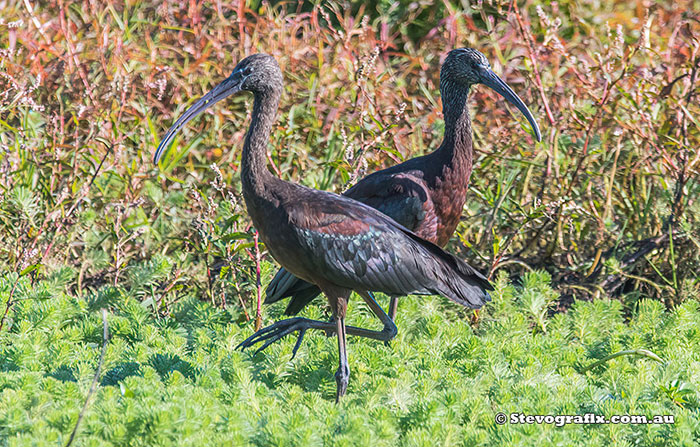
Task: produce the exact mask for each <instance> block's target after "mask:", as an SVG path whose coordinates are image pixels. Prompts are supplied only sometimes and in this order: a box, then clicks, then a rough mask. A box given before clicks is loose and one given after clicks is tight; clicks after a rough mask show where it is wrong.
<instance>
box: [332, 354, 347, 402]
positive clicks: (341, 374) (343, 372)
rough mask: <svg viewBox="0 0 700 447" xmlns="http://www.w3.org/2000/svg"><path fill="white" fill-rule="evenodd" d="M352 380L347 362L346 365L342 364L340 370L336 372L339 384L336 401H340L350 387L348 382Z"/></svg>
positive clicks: (336, 381) (336, 379)
mask: <svg viewBox="0 0 700 447" xmlns="http://www.w3.org/2000/svg"><path fill="white" fill-rule="evenodd" d="M349 382H350V368H348V365H347V363H346V364H345V365H340V366H339V367H338V370H337V371H336V372H335V383H336V385H337V388H336V392H335V403H338V402H340V398H341V397H343V396H344V395H345V392H346V391H347V389H348V383H349Z"/></svg>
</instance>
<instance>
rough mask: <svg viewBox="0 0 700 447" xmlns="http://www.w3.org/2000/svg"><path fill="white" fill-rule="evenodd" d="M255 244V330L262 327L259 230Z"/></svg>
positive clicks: (254, 237)
mask: <svg viewBox="0 0 700 447" xmlns="http://www.w3.org/2000/svg"><path fill="white" fill-rule="evenodd" d="M253 243H254V245H255V291H256V293H257V297H256V298H257V302H256V303H257V307H256V308H255V330H256V331H259V330H260V328H261V327H262V293H261V291H262V284H261V282H260V246H259V245H258V232H257V231H256V232H255V235H254V236H253Z"/></svg>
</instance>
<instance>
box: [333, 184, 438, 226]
mask: <svg viewBox="0 0 700 447" xmlns="http://www.w3.org/2000/svg"><path fill="white" fill-rule="evenodd" d="M343 195H344V196H346V197H350V198H352V199H355V200H357V201H359V202H362V203H364V204H367V205H369V206H371V207H372V208H374V209H377V210H379V211H381V212H382V213H384V214H386V215H387V216H389V217H391V218H392V219H394V220H395V221H396V222H398V223H400V224H401V225H403V226H404V227H406V228H408V229H409V230H412V231H415V230H416V229H417V228H418V227H419V226H420V225H421V224H422V223H423V221H424V220H425V218H426V215H427V212H428V210H427V206H428V201H429V196H428V191H427V189H426V186H425V184H424V183H423V182H422V181H420V179H418V178H416V177H415V176H414V175H412V173H411V172H398V173H391V172H386V171H379V172H375V173H374V174H371V175H369V176H367V177H365V178H364V179H362V180H361V181H360V182H358V183H357V184H356V185H355V186H353V187H352V188H350V189H348V190H347V191H346V192H345V193H344V194H343Z"/></svg>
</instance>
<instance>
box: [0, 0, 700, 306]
mask: <svg viewBox="0 0 700 447" xmlns="http://www.w3.org/2000/svg"><path fill="white" fill-rule="evenodd" d="M416 5H418V6H417V8H418V9H411V8H413V6H411V5H408V4H404V5H403V8H404V9H405V10H404V9H400V10H399V9H396V8H394V9H392V8H389V7H387V5H385V4H384V3H381V5H380V6H379V10H381V11H383V12H382V13H381V14H380V13H377V12H376V11H375V10H373V9H371V8H370V9H363V8H359V9H356V10H355V11H354V12H353V11H352V10H351V9H349V10H348V11H350V12H344V11H345V9H344V8H341V7H340V6H334V5H333V4H330V3H329V4H325V3H320V4H317V5H313V4H302V5H296V4H289V3H278V4H274V5H271V4H269V3H267V2H262V3H257V2H252V3H246V2H244V1H241V2H230V3H227V2H220V1H217V2H214V3H211V4H210V3H202V2H189V3H186V4H185V3H181V2H170V1H166V2H152V1H138V2H125V3H115V2H92V1H78V2H68V1H63V0H59V1H57V2H46V3H40V2H36V1H34V0H25V1H22V2H9V3H4V4H3V6H2V17H3V18H4V22H3V23H2V25H0V45H1V46H2V52H1V53H0V56H1V57H2V60H1V62H0V91H1V93H0V144H1V145H2V146H1V147H2V153H1V154H0V188H1V193H0V194H1V196H0V200H1V203H0V210H2V212H1V213H0V226H1V227H2V230H1V231H2V232H3V235H4V237H3V238H2V240H0V253H2V257H1V258H0V265H1V266H2V267H1V268H2V269H3V270H4V271H5V272H8V273H7V274H9V272H14V274H15V276H14V277H18V276H17V275H22V276H23V275H31V277H33V278H39V277H42V276H44V275H46V274H47V273H48V272H50V271H52V270H53V269H55V268H57V267H58V266H61V265H70V266H72V267H73V268H75V269H77V270H78V272H79V275H78V276H77V279H76V283H75V284H74V285H73V287H75V288H76V289H77V290H79V291H80V290H82V289H83V288H85V287H96V286H99V285H101V284H113V285H117V284H120V283H124V282H125V281H128V278H129V275H130V274H131V273H130V266H131V265H133V264H134V263H136V262H140V261H143V260H149V261H152V262H153V263H154V265H160V266H161V268H164V270H163V273H162V275H161V276H160V277H158V278H157V279H154V282H153V284H152V286H153V287H152V290H151V291H150V292H148V293H147V294H146V295H144V299H150V300H151V301H149V303H152V304H153V307H154V309H155V310H157V311H158V312H167V311H168V306H169V305H170V304H172V303H173V302H175V301H177V300H178V299H179V297H180V296H182V293H183V291H187V290H191V289H192V288H195V290H198V291H199V294H200V296H202V297H205V298H206V299H208V300H211V301H212V302H213V303H214V304H216V305H226V306H231V305H233V306H239V308H240V309H241V310H242V311H243V314H244V317H245V318H248V317H250V314H251V313H252V312H253V311H254V304H252V301H254V300H251V299H250V297H251V296H253V295H254V294H255V289H259V288H260V287H261V285H260V284H259V283H258V281H257V280H256V273H255V269H256V267H255V266H256V256H255V250H254V248H255V247H254V241H253V237H254V235H253V231H252V229H251V228H250V223H249V221H248V218H247V215H246V213H245V209H244V206H243V202H242V200H241V197H240V192H239V191H240V187H239V184H240V182H239V177H238V160H239V158H238V157H239V153H240V151H239V149H240V145H241V141H242V136H243V134H244V132H245V129H246V123H247V119H248V118H247V117H248V112H249V108H250V100H249V98H246V97H244V96H242V97H237V98H232V99H230V100H228V101H227V102H226V104H224V105H221V106H219V107H216V108H215V109H214V110H213V111H212V112H211V113H208V114H207V115H205V116H203V117H201V118H200V119H198V120H196V121H194V122H193V123H192V124H191V125H188V127H187V129H185V130H184V131H183V133H182V136H181V137H180V138H179V140H178V142H177V143H176V144H175V145H174V146H173V148H172V150H171V151H170V153H169V154H167V156H166V157H165V159H164V161H163V163H162V165H161V167H160V169H156V167H154V166H153V165H152V164H151V163H150V159H151V154H152V153H153V151H154V149H155V147H156V145H157V143H158V141H159V139H160V137H161V136H162V134H163V132H164V131H165V129H167V127H168V126H169V125H170V124H171V123H172V121H173V119H174V118H175V117H176V116H178V115H179V114H180V113H181V112H182V111H183V110H184V109H185V108H186V107H187V106H188V105H189V104H190V103H191V102H192V101H193V100H194V99H196V98H198V97H200V96H201V95H202V94H204V93H205V92H206V91H207V90H208V89H210V88H211V87H212V86H213V85H215V84H216V83H217V82H219V81H220V80H222V79H223V78H224V77H226V76H227V74H228V73H229V72H230V70H231V69H232V68H233V66H234V65H235V63H236V62H237V61H238V60H240V59H241V58H243V57H244V56H246V55H249V54H251V53H254V52H258V51H264V52H267V53H270V54H272V55H273V56H275V57H276V58H277V59H278V60H279V62H280V65H281V67H282V71H283V73H284V76H285V82H286V89H285V94H284V97H283V100H282V107H281V110H280V113H279V120H278V122H277V125H276V127H275V129H274V132H273V137H272V141H271V143H270V166H271V168H272V169H274V171H275V172H276V173H277V174H278V175H280V176H281V177H283V178H285V179H291V180H294V181H298V182H301V183H303V184H306V185H309V186H312V187H316V188H321V189H330V190H334V191H342V190H343V189H344V188H347V187H348V186H349V185H350V184H351V183H352V182H353V181H355V180H356V179H358V178H360V177H361V176H363V175H365V174H366V173H368V172H371V171H373V170H376V169H379V168H381V167H384V166H389V165H392V164H395V163H397V162H399V161H401V160H404V159H407V158H410V157H414V156H416V155H419V154H422V153H425V152H428V151H431V150H433V149H435V148H436V147H437V145H438V144H439V143H440V138H441V133H442V129H443V121H442V117H441V98H440V96H439V91H438V74H439V67H440V62H441V59H442V58H443V57H444V55H445V54H446V53H447V51H449V50H450V49H451V48H454V47H457V46H472V47H475V48H478V49H479V50H481V51H482V52H484V53H485V54H486V55H487V56H488V58H489V59H490V60H491V62H492V65H493V68H494V70H495V71H496V72H497V73H499V74H500V75H501V77H502V78H504V79H505V80H507V82H509V83H510V84H511V85H512V86H513V88H514V89H515V90H516V91H517V92H518V93H519V94H520V95H521V96H522V97H523V98H524V100H525V102H526V103H528V104H529V105H530V108H531V109H532V110H533V112H534V113H535V115H536V116H537V117H538V120H539V122H540V125H541V127H542V129H543V134H544V141H543V142H542V143H541V144H537V143H535V141H534V139H533V138H532V136H531V134H530V130H529V127H528V125H527V123H526V122H525V121H524V120H523V119H522V118H521V117H520V116H518V114H517V113H511V112H512V111H510V110H509V109H508V107H507V106H506V104H505V102H504V101H503V99H502V98H500V97H498V96H497V95H496V94H495V93H494V92H491V91H489V90H488V89H486V88H483V87H478V86H477V87H476V88H474V89H473V93H472V100H471V103H470V107H471V110H472V117H473V126H474V139H475V147H476V150H477V157H476V158H477V159H476V164H475V172H474V174H473V175H472V180H471V189H470V193H469V201H468V204H467V206H466V208H465V212H464V217H463V222H462V223H461V224H460V226H459V228H458V231H457V234H456V237H455V238H454V240H453V242H452V243H451V245H450V247H449V249H450V250H451V251H453V252H457V253H459V254H460V255H461V256H463V257H465V258H468V259H470V261H471V262H473V263H475V264H477V265H479V266H480V267H481V268H483V269H484V270H486V271H489V273H490V274H494V272H497V271H499V270H505V271H507V272H508V273H509V274H511V275H513V276H515V277H517V276H520V275H522V274H523V272H525V271H528V270H531V269H535V268H541V269H546V270H548V271H549V272H550V273H551V274H552V277H553V279H554V285H555V289H556V290H557V291H558V293H559V296H560V299H559V302H560V305H561V306H563V308H565V307H567V306H568V305H569V303H570V301H571V300H570V298H571V297H578V298H589V297H601V296H619V297H623V298H624V299H625V300H626V302H627V303H628V304H630V305H631V304H633V303H634V302H636V300H637V299H638V297H639V296H641V295H642V294H648V295H650V296H653V297H655V298H657V299H659V300H661V301H662V302H663V303H664V304H665V305H666V306H674V305H676V304H678V303H680V302H682V301H684V300H686V299H688V298H689V297H691V296H693V295H694V294H695V295H696V294H697V292H698V288H699V283H700V280H699V277H698V275H699V274H698V271H700V268H699V267H700V263H699V260H700V258H699V256H698V253H700V250H699V249H700V233H699V230H698V228H700V224H699V222H698V219H699V217H698V216H700V204H699V203H698V200H697V197H698V193H700V184H699V182H698V166H699V165H700V152H699V151H698V149H697V148H698V147H700V132H699V131H698V119H700V118H699V116H700V101H698V97H697V93H698V76H699V73H698V68H699V67H698V64H699V63H700V53H699V49H700V41H699V40H698V36H700V25H699V24H698V23H699V22H698V20H697V17H695V16H693V13H692V12H691V11H696V10H698V9H699V8H698V3H697V2H687V3H685V4H678V3H675V4H670V3H669V4H656V5H654V6H653V7H651V8H649V9H645V8H642V7H637V8H630V7H629V4H628V3H627V2H605V3H599V2H589V3H578V2H568V1H565V2H559V3H550V4H545V3H538V2H531V1H527V2H525V3H522V4H520V5H518V4H516V3H508V2H504V3H499V2H492V3H478V4H473V5H460V4H456V3H449V2H444V3H441V4H440V7H439V8H437V9H434V10H430V8H429V7H428V6H426V5H422V4H416ZM414 6H415V5H414ZM387 8H388V9H387ZM366 13H367V14H366ZM406 14H407V15H406ZM406 18H409V19H410V18H413V19H415V20H413V22H412V23H414V25H415V26H412V27H407V26H406V23H405V21H404V20H405V19H406ZM213 164H214V165H216V166H217V168H215V169H213V168H211V167H210V166H211V165H213ZM261 248H263V249H264V247H261ZM163 259H166V260H167V262H166V261H162V260H163ZM163 262H166V263H167V265H164V264H163ZM6 303H11V299H10V300H7V301H6ZM8 308H9V304H8ZM2 310H4V309H0V311H2Z"/></svg>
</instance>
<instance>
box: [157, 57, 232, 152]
mask: <svg viewBox="0 0 700 447" xmlns="http://www.w3.org/2000/svg"><path fill="white" fill-rule="evenodd" d="M244 79H245V78H243V77H242V76H241V75H240V73H239V72H237V71H234V72H233V74H231V76H229V77H228V78H226V79H224V80H223V81H222V82H221V83H220V84H219V85H217V86H216V87H214V88H213V89H212V90H211V91H210V92H209V93H207V94H206V95H204V96H202V97H201V98H200V99H199V101H197V102H196V103H194V104H193V105H192V107H190V108H189V109H187V110H186V111H185V113H183V114H182V116H181V117H180V118H178V119H177V121H175V124H173V125H172V127H171V128H170V129H168V132H167V133H166V134H165V137H163V139H162V140H161V142H160V144H159V145H158V149H156V153H155V155H154V156H153V163H154V164H158V160H160V157H161V156H163V153H165V151H166V150H167V149H168V148H169V147H170V144H171V143H172V141H173V139H174V138H175V135H177V133H178V132H179V131H180V129H182V128H183V126H184V125H185V124H187V123H188V122H189V121H190V120H191V119H192V118H194V117H195V116H197V115H199V114H200V113H202V112H204V111H205V110H206V109H208V108H209V107H211V106H213V105H214V104H216V103H217V102H219V101H221V100H222V99H224V98H226V97H227V96H229V95H232V94H234V93H236V92H239V91H240V90H241V84H242V82H243V80H244Z"/></svg>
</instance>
